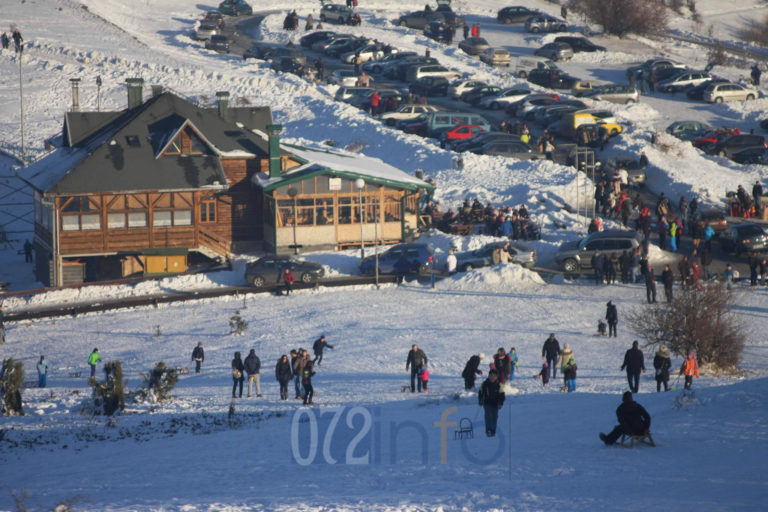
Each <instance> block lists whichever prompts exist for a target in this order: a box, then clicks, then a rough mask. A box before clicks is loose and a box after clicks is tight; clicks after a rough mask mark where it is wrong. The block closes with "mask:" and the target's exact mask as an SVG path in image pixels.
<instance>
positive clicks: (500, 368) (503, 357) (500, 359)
mask: <svg viewBox="0 0 768 512" xmlns="http://www.w3.org/2000/svg"><path fill="white" fill-rule="evenodd" d="M493 366H494V367H495V368H496V372H497V374H498V377H499V382H500V383H501V385H502V386H503V385H504V384H505V383H506V382H507V379H508V378H509V374H510V373H512V370H511V367H512V361H511V359H510V358H509V356H508V355H507V352H506V350H504V348H503V347H499V350H498V351H497V352H496V354H494V356H493Z"/></svg>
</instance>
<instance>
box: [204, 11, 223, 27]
mask: <svg viewBox="0 0 768 512" xmlns="http://www.w3.org/2000/svg"><path fill="white" fill-rule="evenodd" d="M203 22H204V23H213V24H214V25H216V26H217V27H219V28H224V16H223V15H222V14H221V13H220V12H219V11H208V12H206V13H205V16H203Z"/></svg>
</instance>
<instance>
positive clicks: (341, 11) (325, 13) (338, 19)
mask: <svg viewBox="0 0 768 512" xmlns="http://www.w3.org/2000/svg"><path fill="white" fill-rule="evenodd" d="M353 12H354V11H353V10H352V8H351V7H347V6H346V5H342V4H324V5H323V6H322V7H321V8H320V21H322V22H323V23H325V22H327V21H332V22H335V23H338V24H339V25H344V24H345V23H346V22H347V18H349V17H350V15H351V14H352V13H353Z"/></svg>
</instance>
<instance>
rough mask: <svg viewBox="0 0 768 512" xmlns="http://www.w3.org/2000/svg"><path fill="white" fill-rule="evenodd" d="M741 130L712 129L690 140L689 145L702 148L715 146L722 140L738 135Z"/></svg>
mask: <svg viewBox="0 0 768 512" xmlns="http://www.w3.org/2000/svg"><path fill="white" fill-rule="evenodd" d="M740 133H741V130H739V129H738V128H712V129H711V130H708V131H706V132H704V133H702V134H700V135H698V136H697V137H695V138H693V139H692V140H691V144H693V145H694V147H697V148H702V147H704V146H709V145H711V144H717V143H718V142H720V141H721V140H723V139H727V138H728V137H730V136H731V135H738V134H740Z"/></svg>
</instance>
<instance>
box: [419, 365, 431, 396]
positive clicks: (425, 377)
mask: <svg viewBox="0 0 768 512" xmlns="http://www.w3.org/2000/svg"><path fill="white" fill-rule="evenodd" d="M419 380H421V388H422V389H423V390H424V392H425V393H426V392H427V384H429V369H428V368H427V365H423V366H422V367H421V369H420V370H419Z"/></svg>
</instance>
